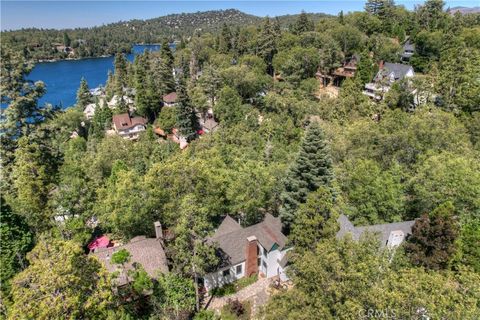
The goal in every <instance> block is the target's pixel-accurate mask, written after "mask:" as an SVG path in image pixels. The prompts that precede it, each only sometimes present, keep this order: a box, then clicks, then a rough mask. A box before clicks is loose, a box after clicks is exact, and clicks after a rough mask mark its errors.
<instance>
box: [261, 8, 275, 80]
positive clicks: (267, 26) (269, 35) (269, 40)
mask: <svg viewBox="0 0 480 320" xmlns="http://www.w3.org/2000/svg"><path fill="white" fill-rule="evenodd" d="M275 37H276V35H275V30H274V28H273V26H272V24H271V22H270V19H269V18H268V17H266V18H265V22H264V23H263V26H262V31H261V33H260V36H259V39H258V42H259V45H258V54H259V55H260V56H261V57H262V58H263V60H264V61H265V63H266V64H267V73H268V74H270V75H272V76H273V67H272V61H273V57H274V56H275V54H276V53H277V48H276V39H275Z"/></svg>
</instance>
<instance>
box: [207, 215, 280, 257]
mask: <svg viewBox="0 0 480 320" xmlns="http://www.w3.org/2000/svg"><path fill="white" fill-rule="evenodd" d="M232 221H233V222H232ZM235 224H236V225H235ZM238 227H240V228H238ZM250 236H255V237H256V238H257V239H258V242H259V243H260V245H261V246H262V247H264V248H265V249H267V250H271V249H272V247H273V245H274V244H277V245H278V247H279V248H280V249H282V248H283V247H285V243H286V241H287V237H286V236H285V235H284V234H283V233H282V223H281V221H280V219H279V218H275V217H273V216H272V215H270V214H266V215H265V219H264V220H263V221H262V222H260V223H257V224H254V225H252V226H249V227H246V228H242V227H241V226H240V225H239V224H238V223H236V222H235V220H233V219H232V218H231V217H229V216H227V217H225V219H224V221H223V222H222V224H221V225H220V227H219V228H218V230H217V231H216V232H215V234H214V235H213V237H212V238H210V241H212V242H215V243H217V245H218V248H219V249H220V250H221V251H222V255H224V257H223V258H224V259H226V260H227V261H224V262H226V264H229V265H235V264H238V263H240V262H242V261H244V260H245V252H246V246H247V238H248V237H250Z"/></svg>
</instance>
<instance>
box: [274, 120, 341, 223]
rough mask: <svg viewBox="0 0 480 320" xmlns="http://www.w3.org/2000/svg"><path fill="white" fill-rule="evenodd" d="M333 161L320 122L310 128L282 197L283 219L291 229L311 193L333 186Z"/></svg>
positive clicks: (315, 122)
mask: <svg viewBox="0 0 480 320" xmlns="http://www.w3.org/2000/svg"><path fill="white" fill-rule="evenodd" d="M332 180H333V170H332V159H331V157H330V152H329V150H328V146H327V144H326V142H325V136H324V133H323V131H322V129H321V127H320V125H319V123H318V122H317V121H313V122H312V123H311V124H310V126H309V127H308V128H307V132H306V136H305V138H304V140H303V142H302V145H301V146H300V152H299V154H298V157H297V160H296V161H295V163H294V164H293V165H292V167H291V168H290V170H289V172H288V174H287V177H286V179H285V183H284V191H283V192H282V194H281V199H282V202H283V204H282V207H281V208H280V217H281V218H282V222H283V223H284V226H285V227H286V229H287V230H288V229H289V227H290V225H291V223H292V222H294V221H295V215H296V211H297V208H298V206H299V205H300V204H302V203H305V201H306V199H307V196H308V194H309V193H310V192H313V191H316V190H317V189H318V188H319V187H321V186H325V187H326V188H331V187H332V185H331V184H332Z"/></svg>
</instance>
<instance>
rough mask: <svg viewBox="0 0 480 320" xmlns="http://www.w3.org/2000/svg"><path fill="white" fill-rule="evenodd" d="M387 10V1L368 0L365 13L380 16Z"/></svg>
mask: <svg viewBox="0 0 480 320" xmlns="http://www.w3.org/2000/svg"><path fill="white" fill-rule="evenodd" d="M384 8H385V0H368V1H367V2H366V3H365V11H366V12H368V13H369V14H373V15H379V13H380V12H381V11H382V10H383V9H384Z"/></svg>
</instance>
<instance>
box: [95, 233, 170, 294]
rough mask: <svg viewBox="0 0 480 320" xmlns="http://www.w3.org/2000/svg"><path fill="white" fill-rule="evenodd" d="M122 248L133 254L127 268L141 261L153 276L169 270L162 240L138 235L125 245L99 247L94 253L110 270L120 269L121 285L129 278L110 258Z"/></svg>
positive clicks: (119, 282)
mask: <svg viewBox="0 0 480 320" xmlns="http://www.w3.org/2000/svg"><path fill="white" fill-rule="evenodd" d="M122 249H126V250H127V251H128V252H130V255H131V258H130V262H129V263H128V264H127V265H126V269H127V270H131V269H133V263H139V264H141V265H142V266H143V268H144V269H145V271H146V272H147V273H148V274H149V275H150V276H151V277H152V278H156V277H158V273H159V272H163V273H165V272H168V265H167V258H166V256H165V251H164V250H163V247H162V244H161V243H160V240H159V239H155V238H146V237H145V236H138V237H135V238H133V239H132V240H130V242H129V243H127V244H125V245H122V246H117V247H111V248H104V249H98V250H97V251H95V252H94V253H93V254H94V255H95V256H96V257H97V258H98V259H99V260H100V261H101V262H102V263H103V264H104V265H105V268H107V270H108V271H109V272H115V271H120V273H119V276H118V278H117V282H118V284H119V285H124V284H126V283H127V279H126V278H125V275H124V273H123V272H121V266H117V265H115V264H112V263H110V259H111V257H112V254H114V253H115V252H117V251H119V250H122Z"/></svg>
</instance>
